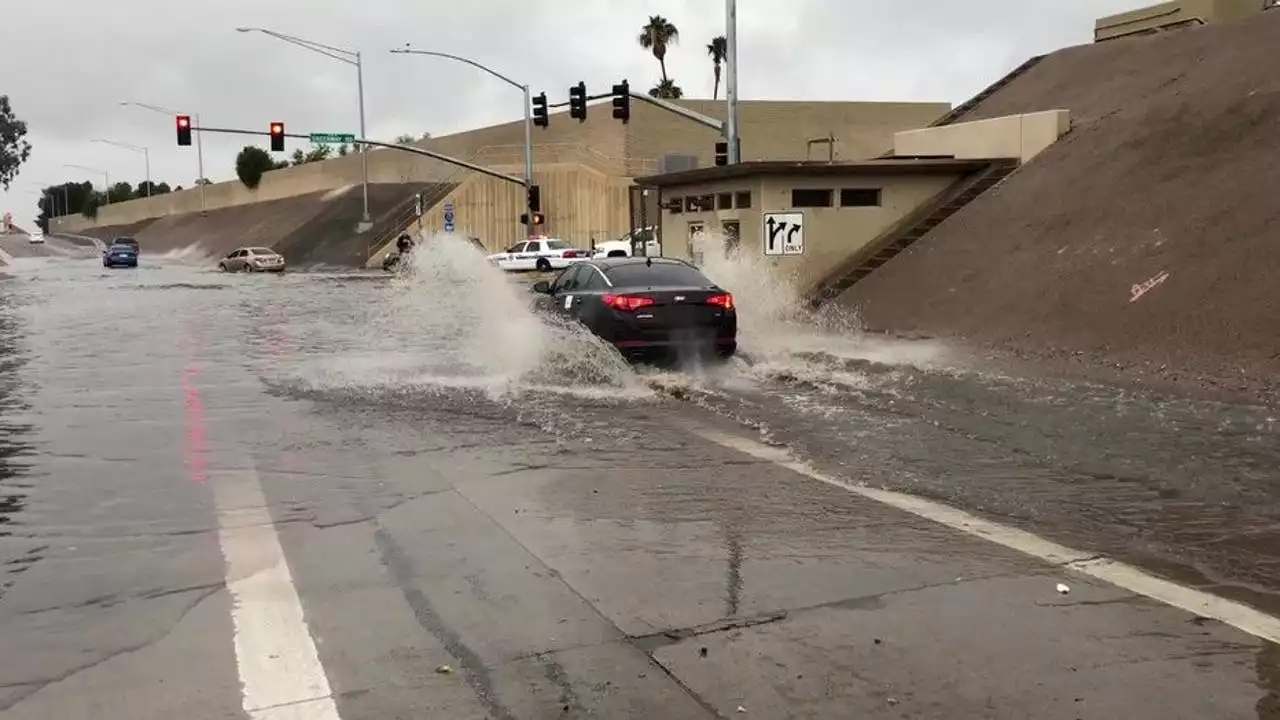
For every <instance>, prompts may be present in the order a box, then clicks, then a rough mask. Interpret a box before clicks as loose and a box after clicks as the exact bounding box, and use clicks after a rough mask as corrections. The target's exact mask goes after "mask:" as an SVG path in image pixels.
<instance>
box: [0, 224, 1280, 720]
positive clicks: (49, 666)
mask: <svg viewBox="0 0 1280 720" xmlns="http://www.w3.org/2000/svg"><path fill="white" fill-rule="evenodd" d="M419 263H420V264H419V267H418V272H417V273H416V274H415V275H413V276H411V277H406V278H397V279H389V278H388V277H386V276H383V275H368V274H351V275H318V274H316V275H307V274H292V275H286V276H283V277H268V276H256V275H255V276H247V275H222V274H219V273H217V272H210V271H207V270H205V269H204V268H201V267H195V266H191V265H184V264H181V263H180V262H178V261H174V260H165V259H157V258H147V257H145V256H144V262H143V266H142V267H140V268H138V269H137V270H136V271H134V270H117V271H111V272H107V271H104V270H103V269H102V268H101V267H100V265H99V264H98V263H97V261H96V259H89V260H83V261H80V260H71V259H52V258H50V259H45V258H30V259H22V258H20V259H18V260H17V261H15V263H13V264H12V265H11V266H10V267H8V268H6V271H7V277H6V278H4V279H2V280H0V638H3V643H4V649H5V651H6V652H4V653H0V717H3V718H6V720H7V719H8V718H23V719H25V718H50V717H56V718H77V717H90V716H92V717H95V718H111V719H114V718H129V719H130V720H132V719H134V718H157V719H158V718H174V717H190V718H243V717H255V718H344V719H345V720H354V719H364V718H368V719H369V720H373V719H375V718H378V719H381V718H422V717H430V718H437V717H438V718H531V719H532V718H585V717H611V718H612V717H655V718H658V717H660V718H686V717H687V718H727V717H739V716H744V715H745V716H747V717H766V718H843V717H885V718H899V717H912V718H958V717H983V718H1028V717H1035V718H1078V717H1135V718H1277V717H1280V669H1277V667H1278V666H1280V651H1277V649H1276V646H1275V645H1274V644H1272V643H1271V642H1268V641H1267V640H1266V639H1264V638H1270V639H1271V640H1274V639H1276V638H1278V637H1280V622H1277V621H1275V620H1274V619H1273V618H1272V616H1271V615H1269V614H1267V613H1274V612H1280V599H1277V595H1276V593H1277V592H1280V565H1277V562H1278V561H1280V542H1277V541H1276V540H1274V539H1273V537H1274V535H1275V533H1276V529H1277V528H1280V519H1278V518H1277V515H1278V514H1280V483H1278V482H1277V480H1278V479H1280V425H1278V418H1277V411H1276V410H1274V409H1271V410H1269V409H1267V408H1254V407H1240V406H1226V405H1213V404H1207V403H1192V402H1188V401H1182V400H1176V399H1162V398H1151V397H1143V396H1137V395H1133V394H1132V393H1123V392H1121V391H1118V390H1114V389H1109V388H1104V387H1092V386H1079V385H1073V386H1066V385H1062V384H1060V383H1056V382H1050V381H1045V380H1033V379H1016V378H1001V377H995V376H992V375H988V374H984V373H983V372H981V370H980V369H976V368H974V367H973V366H971V365H968V364H967V363H962V362H960V361H959V359H958V358H956V357H953V356H951V354H950V353H949V352H948V351H947V349H946V348H943V347H939V346H934V345H930V344H925V343H919V344H884V343H876V342H873V341H870V340H867V339H862V338H858V337H856V336H855V335H851V334H849V333H836V332H818V331H817V330H815V329H814V324H813V323H814V319H811V318H795V317H792V316H791V315H790V314H789V313H787V312H777V311H776V310H775V309H776V308H780V307H786V306H787V299H786V297H785V293H781V292H779V291H773V290H771V289H770V288H771V286H770V285H769V284H768V282H767V281H766V280H764V279H763V278H761V277H760V275H759V273H760V271H759V269H757V268H752V267H740V266H733V267H730V266H724V267H719V268H717V267H711V268H709V269H708V272H709V274H711V276H712V277H713V278H717V279H721V281H722V282H723V283H724V284H726V285H727V286H728V287H729V288H730V289H734V288H735V287H751V288H754V289H756V290H760V289H761V288H764V290H760V291H759V292H752V293H742V294H740V298H741V305H740V306H742V313H743V343H742V347H743V349H744V351H745V354H746V356H747V357H746V358H745V359H741V360H735V361H733V362H732V363H729V364H727V365H724V366H715V367H705V368H689V369H687V370H686V371H683V372H671V371H658V370H652V369H644V368H641V369H639V370H634V369H632V368H630V367H628V366H626V365H625V364H623V363H622V362H621V361H619V360H618V359H617V358H616V356H614V355H613V354H612V353H611V352H610V351H608V350H607V349H606V348H604V347H602V346H600V345H599V344H598V343H597V342H596V341H594V340H593V339H592V338H590V337H586V336H584V335H583V334H582V333H581V332H579V331H577V330H576V329H574V328H571V327H556V326H549V325H547V324H546V323H544V322H542V321H541V320H539V319H538V318H536V317H534V316H532V315H531V314H529V313H528V311H527V296H526V295H525V292H524V290H523V289H522V288H520V287H518V286H517V285H516V284H515V283H513V282H512V281H511V280H510V279H508V278H505V277H503V276H501V275H499V274H498V273H497V272H496V271H494V270H492V269H490V268H489V267H487V266H486V265H485V264H484V263H483V262H482V261H480V259H479V258H478V257H477V256H475V255H474V254H472V252H471V251H470V250H469V248H465V247H463V246H462V245H461V244H459V245H457V246H454V245H452V244H450V243H442V244H440V245H439V246H437V247H435V248H434V249H433V250H432V251H431V252H424V253H423V255H422V257H420V258H419ZM722 278H723V279H722ZM839 320H840V319H839V318H824V319H822V321H823V322H824V323H826V326H827V327H829V328H838V327H839V325H840V323H839ZM917 499H918V500H917ZM930 500H932V501H937V502H933V503H930V502H928V501H930ZM949 509H950V510H949ZM948 513H951V514H948ZM964 513H970V514H971V515H965V514H964ZM984 522H990V523H995V524H993V525H990V526H988V525H984V524H983V523H984ZM1018 530H1022V531H1026V532H1027V533H1034V535H1026V534H1025V533H1024V534H1018V533H1017V531H1018ZM1046 548H1048V549H1047V550H1046ZM1057 548H1064V549H1057ZM1100 557H1106V558H1114V559H1117V560H1122V561H1125V562H1126V563H1128V565H1126V566H1115V565H1099V564H1097V562H1096V561H1097V559H1098V558H1100ZM1054 558H1057V560H1054ZM1117 567H1119V568H1120V569H1119V570H1117V569H1116V568H1117ZM1125 568H1130V569H1125ZM1160 578H1165V579H1168V580H1171V581H1174V582H1173V583H1166V584H1165V585H1160V584H1158V580H1159V579H1160ZM1108 580H1109V581H1110V582H1108ZM1060 585H1061V586H1062V588H1059V586H1060ZM1231 600H1236V601H1240V602H1241V603H1244V604H1243V605H1242V604H1237V603H1233V602H1230V601H1231ZM1246 605H1247V606H1250V607H1252V608H1256V609H1257V610H1260V611H1262V612H1256V611H1250V610H1249V607H1246ZM1174 606H1177V607H1174ZM1251 612H1252V614H1250V613H1251ZM1241 628H1243V630H1242V629H1241Z"/></svg>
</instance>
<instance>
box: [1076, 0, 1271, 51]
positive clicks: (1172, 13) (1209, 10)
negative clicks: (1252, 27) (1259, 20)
mask: <svg viewBox="0 0 1280 720" xmlns="http://www.w3.org/2000/svg"><path fill="white" fill-rule="evenodd" d="M1276 3H1277V0H1172V2H1162V3H1159V4H1158V5H1151V6H1149V7H1144V8H1139V9H1137V10H1130V11H1129V12H1123V13H1117V14H1115V15H1108V16H1106V17H1102V18H1098V20H1097V21H1096V22H1095V23H1094V30H1093V39H1094V42H1102V41H1104V40H1115V39H1116V38H1122V37H1130V36H1133V35H1148V34H1150V33H1155V32H1162V31H1166V30H1176V29H1179V28H1185V27H1195V26H1199V25H1208V24H1211V23H1221V22H1229V21H1232V20H1238V19H1240V18H1245V17H1248V16H1250V15H1256V14H1258V13H1260V12H1262V11H1264V10H1269V9H1271V8H1272V7H1274V6H1275V5H1276Z"/></svg>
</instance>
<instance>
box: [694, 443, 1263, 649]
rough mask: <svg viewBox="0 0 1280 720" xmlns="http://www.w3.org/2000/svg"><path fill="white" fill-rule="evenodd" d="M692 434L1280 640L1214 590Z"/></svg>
mask: <svg viewBox="0 0 1280 720" xmlns="http://www.w3.org/2000/svg"><path fill="white" fill-rule="evenodd" d="M694 432H696V433H697V434H698V435H701V436H702V437H704V438H706V439H707V440H710V441H712V442H714V443H717V444H719V445H723V446H724V447H727V448H730V449H732V450H737V451H738V452H741V453H745V454H747V455H750V456H752V457H756V458H759V459H761V460H765V461H768V462H771V463H774V464H776V465H779V466H781V467H784V468H786V469H788V470H791V471H793V472H796V473H799V474H801V475H804V476H806V477H809V478H812V479H814V480H817V481H819V482H823V483H826V484H828V485H833V486H835V487H838V488H840V489H842V490H846V491H848V492H851V493H853V494H855V495H861V496H862V497H865V498H868V499H870V500H874V501H876V502H879V503H883V504H885V505H888V506H890V507H894V508H897V509H899V510H903V511H905V512H908V513H911V514H912V515H916V516H918V517H922V518H925V519H927V520H932V521H933V522H936V523H939V524H941V525H945V526H947V527H949V528H954V529H956V530H959V531H960V532H963V533H966V534H969V535H974V536H977V537H980V538H984V539H986V540H990V541H991V542H993V543H996V544H998V545H1003V546H1004V547H1007V548H1010V549H1012V550H1016V551H1018V552H1020V553H1023V554H1025V555H1030V556H1031V557H1035V558H1039V559H1041V560H1044V561H1045V562H1048V563H1051V564H1054V565H1062V566H1064V567H1066V568H1067V569H1070V570H1072V571H1074V572H1077V573H1080V574H1082V575H1087V576H1089V577H1092V578H1096V579H1098V580H1102V581H1104V582H1108V583H1110V584H1112V585H1115V586H1116V587H1120V588H1124V589H1125V590H1128V591H1130V592H1133V593H1136V594H1138V595H1143V596H1146V597H1148V598H1151V599H1153V600H1158V601H1160V602H1162V603H1165V604H1167V605H1172V606H1173V607H1176V608H1180V609H1182V610H1186V611H1187V612H1189V613H1193V614H1195V615H1200V616H1202V617H1208V618H1214V619H1215V620H1220V621H1222V622H1224V623H1226V624H1228V625H1231V626H1233V627H1235V628H1238V629H1240V630H1243V631H1244V632H1246V633H1249V634H1250V635H1254V636H1257V637H1259V638H1262V639H1263V640H1268V641H1270V642H1273V643H1275V642H1280V618H1276V617H1274V616H1272V615H1268V614H1266V613H1263V612H1260V611H1258V610H1255V609H1254V608H1251V607H1249V606H1248V605H1244V604H1242V603H1238V602H1235V601H1234V600H1227V599H1225V598H1221V597H1218V596H1217V595H1213V594H1211V593H1207V592H1203V591H1201V590H1196V589H1193V588H1189V587H1186V586H1185V585H1179V584H1178V583H1175V582H1170V581H1168V580H1164V579H1162V578H1158V577H1155V576H1154V575H1150V574H1148V573H1146V572H1144V571H1143V570H1140V569H1138V568H1136V567H1134V566H1132V565H1127V564H1125V563H1122V562H1119V561H1116V560H1111V559H1109V558H1104V557H1099V556H1098V555H1097V554H1096V553H1086V552H1081V551H1080V550H1075V549H1073V548H1069V547H1067V546H1065V545H1059V544H1058V543H1055V542H1053V541H1050V540H1046V539H1044V538H1042V537H1039V536H1038V535H1033V534H1032V533H1029V532H1026V531H1023V530H1018V529H1016V528H1012V527H1009V526H1006V525H1001V524H999V523H996V522H992V521H990V520H984V519H983V518H980V517H978V516H976V515H970V514H969V513H967V512H964V511H963V510H957V509H956V508H953V507H951V506H949V505H944V504H942V503H939V502H934V501H933V500H926V499H925V498H921V497H916V496H914V495H908V494H906V493H901V492H895V491H893V490H880V489H877V488H872V487H866V486H863V485H857V484H854V483H851V482H847V481H844V480H840V479H839V478H834V477H831V476H829V475H825V474H823V473H822V472H819V471H818V470H815V469H814V468H812V467H810V466H809V465H808V464H807V463H804V462H800V461H799V460H796V459H795V457H794V456H792V455H791V453H790V452H788V451H787V450H785V449H782V448H777V447H772V446H769V445H766V444H764V443H761V442H757V441H755V440H752V439H750V438H745V437H740V436H737V435H730V434H726V433H722V432H718V431H716V430H711V429H707V428H701V427H695V428H694Z"/></svg>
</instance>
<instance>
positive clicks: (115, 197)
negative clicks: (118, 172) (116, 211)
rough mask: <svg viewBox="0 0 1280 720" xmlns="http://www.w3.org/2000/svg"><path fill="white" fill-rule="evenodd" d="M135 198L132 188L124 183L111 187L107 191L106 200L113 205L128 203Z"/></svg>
mask: <svg viewBox="0 0 1280 720" xmlns="http://www.w3.org/2000/svg"><path fill="white" fill-rule="evenodd" d="M135 197H137V195H134V193H133V186H132V185H130V184H129V183H127V182H124V181H121V182H118V183H116V184H115V185H112V186H111V189H110V190H108V191H107V199H108V200H109V201H111V202H113V203H121V202H129V201H130V200H132V199H134V198H135Z"/></svg>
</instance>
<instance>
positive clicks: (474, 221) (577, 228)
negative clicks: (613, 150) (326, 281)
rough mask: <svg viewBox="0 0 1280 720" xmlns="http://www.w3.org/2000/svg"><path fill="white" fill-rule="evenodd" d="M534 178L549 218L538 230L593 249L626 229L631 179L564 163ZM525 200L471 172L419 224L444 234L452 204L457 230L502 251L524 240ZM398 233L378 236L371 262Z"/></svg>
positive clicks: (520, 192)
mask: <svg viewBox="0 0 1280 720" xmlns="http://www.w3.org/2000/svg"><path fill="white" fill-rule="evenodd" d="M495 169H497V170H499V171H501V172H506V173H513V174H514V173H517V172H520V171H521V170H520V169H519V168H511V167H498V168H495ZM534 182H535V183H537V185H538V186H539V188H540V189H541V193H542V206H543V208H544V210H545V212H543V216H544V217H545V218H546V222H545V224H543V225H542V226H540V227H539V228H537V229H536V232H539V233H541V234H545V235H547V236H549V237H556V238H560V239H562V240H566V241H568V242H570V243H573V244H574V245H576V246H578V247H582V248H588V247H590V245H591V241H592V240H593V239H594V240H596V241H602V240H611V239H613V238H616V237H619V236H620V235H622V234H624V233H625V232H626V231H627V230H626V228H627V218H628V214H629V201H630V199H629V193H628V188H629V187H630V186H631V181H630V179H628V178H619V177H610V176H608V175H606V174H604V173H602V172H600V171H598V170H594V169H592V168H589V167H585V166H583V165H578V164H562V165H551V166H544V167H541V168H539V169H538V170H537V171H536V172H535V173H534ZM524 201H525V195H524V188H523V187H521V186H519V185H514V184H512V183H509V182H505V181H503V180H499V179H497V178H492V177H489V176H487V175H481V174H479V173H468V177H467V179H466V180H465V181H464V182H462V183H461V184H460V185H459V186H458V187H457V188H455V189H454V190H453V192H451V193H450V194H448V195H446V196H445V197H444V199H443V200H441V201H440V202H438V203H436V204H435V205H434V206H432V207H431V208H430V209H428V210H427V212H426V213H424V214H423V216H422V218H421V220H422V222H421V226H420V227H421V228H422V230H423V232H426V233H436V232H443V231H444V208H445V205H447V204H452V205H453V214H454V221H453V222H454V232H455V233H456V234H458V235H462V236H464V237H474V238H479V239H480V241H481V243H482V244H483V245H484V247H485V249H486V250H488V251H490V252H498V251H500V250H502V249H504V248H507V247H510V246H511V245H512V244H514V243H516V242H519V241H520V240H522V239H523V238H524V226H523V225H521V224H520V215H521V213H523V212H524ZM418 228H419V225H418V224H417V223H414V224H412V225H411V226H410V229H411V230H417V229H418ZM396 234H397V233H392V234H391V235H390V236H388V237H385V238H380V239H379V242H380V246H379V247H378V248H377V249H376V251H375V252H374V253H372V255H371V256H370V258H369V262H368V265H369V266H371V267H374V266H379V265H381V263H382V260H383V258H384V257H385V256H386V254H387V253H388V252H390V251H391V250H393V249H394V247H395V241H394V240H395V235H396Z"/></svg>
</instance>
